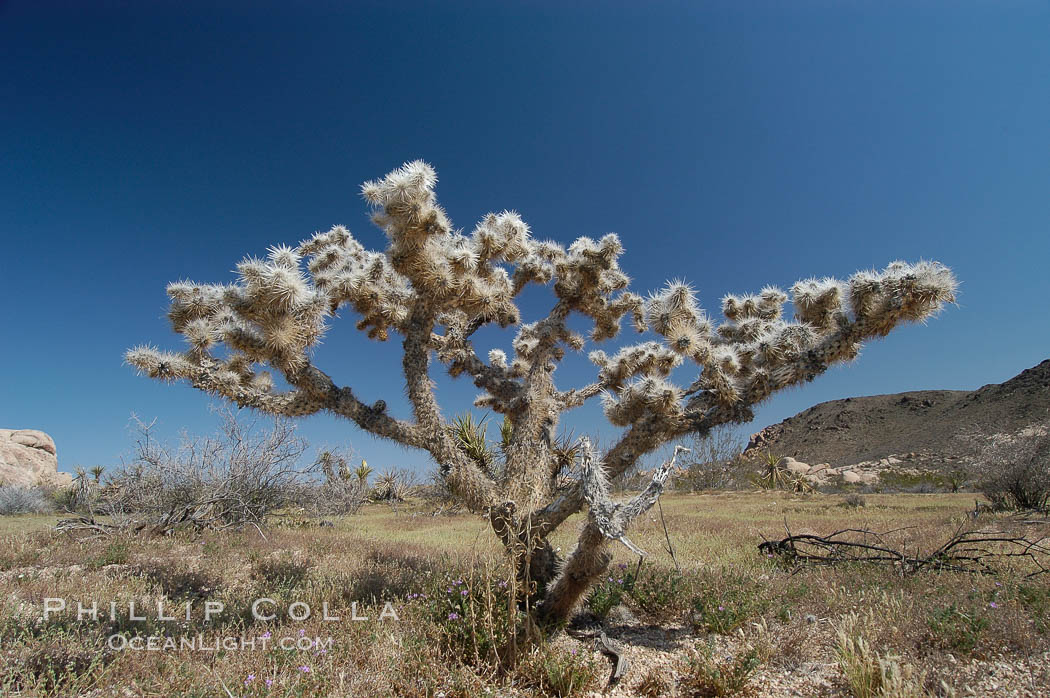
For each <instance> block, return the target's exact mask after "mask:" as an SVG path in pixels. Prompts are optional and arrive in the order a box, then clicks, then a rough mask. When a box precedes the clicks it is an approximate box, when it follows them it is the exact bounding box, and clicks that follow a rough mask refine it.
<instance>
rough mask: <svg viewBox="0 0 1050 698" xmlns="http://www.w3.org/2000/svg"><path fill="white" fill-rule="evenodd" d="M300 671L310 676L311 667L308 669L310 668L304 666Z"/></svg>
mask: <svg viewBox="0 0 1050 698" xmlns="http://www.w3.org/2000/svg"><path fill="white" fill-rule="evenodd" d="M299 671H301V672H303V673H304V674H309V673H310V667H308V666H306V665H305V664H304V665H302V666H301V667H299Z"/></svg>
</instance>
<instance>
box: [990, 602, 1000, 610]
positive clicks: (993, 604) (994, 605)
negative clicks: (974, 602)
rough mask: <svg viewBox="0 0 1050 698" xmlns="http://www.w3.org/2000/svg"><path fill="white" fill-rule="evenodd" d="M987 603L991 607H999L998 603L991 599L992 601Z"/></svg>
mask: <svg viewBox="0 0 1050 698" xmlns="http://www.w3.org/2000/svg"><path fill="white" fill-rule="evenodd" d="M988 605H989V606H990V607H992V608H999V604H997V603H996V602H994V601H992V602H991V603H990V604H988Z"/></svg>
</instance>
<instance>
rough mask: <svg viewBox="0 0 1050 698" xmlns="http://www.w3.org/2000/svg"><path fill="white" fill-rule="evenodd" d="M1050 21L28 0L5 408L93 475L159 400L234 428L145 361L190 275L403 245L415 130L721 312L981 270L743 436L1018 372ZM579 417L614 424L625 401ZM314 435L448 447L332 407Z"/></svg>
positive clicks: (1004, 5)
mask: <svg viewBox="0 0 1050 698" xmlns="http://www.w3.org/2000/svg"><path fill="white" fill-rule="evenodd" d="M1048 22H1050V6H1048V5H1047V4H1046V3H1044V2H1038V3H1037V2H1031V3H1022V2H994V3H993V2H950V3H947V2H945V3H939V2H921V3H896V2H879V3H855V2H806V1H799V2H792V3H779V2H777V3H766V2H749V3H740V2H704V3H696V2H689V3H686V2H682V3H670V2H652V3H616V2H613V3H607V2H603V3H554V2H551V3H539V2H529V3H522V2H507V3H483V2H472V3H459V2H443V3H422V4H415V3H412V2H398V3H364V2H362V3H320V2H314V3H276V2H251V3H248V2H241V3H234V2H218V3H203V2H179V3H174V2H159V1H157V2H149V3H130V2H126V3H107V2H69V3H55V2H47V1H40V0H34V1H32V2H30V1H28V0H9V1H7V2H2V1H0V66H2V70H0V105H2V108H0V134H2V135H0V240H2V246H0V293H2V297H3V299H4V300H3V303H2V304H0V327H2V328H3V330H2V332H3V335H2V341H0V427H6V428H37V429H43V430H45V431H47V432H49V433H50V434H51V435H52V436H54V438H55V440H56V442H57V443H58V448H59V457H60V467H61V468H62V469H66V470H68V469H71V468H72V467H73V466H74V465H77V464H81V465H84V466H91V465H94V464H103V465H112V464H114V463H116V462H118V460H119V458H120V456H121V454H124V453H126V452H127V451H128V450H129V448H130V446H131V444H132V439H131V437H130V434H129V432H128V417H129V415H130V414H131V413H132V412H134V413H136V414H138V415H140V416H142V417H145V418H153V417H157V418H158V420H159V422H158V423H159V430H160V431H161V433H162V435H164V436H166V437H168V438H173V437H174V436H175V435H176V434H177V433H178V431H179V430H181V429H183V428H185V429H188V430H190V431H196V432H210V431H212V430H214V429H215V426H216V417H215V415H214V414H213V413H212V412H211V411H210V410H209V405H210V404H211V400H210V399H209V398H208V397H207V396H205V395H203V394H201V393H198V392H196V391H194V390H192V389H191V388H188V387H184V386H178V387H175V386H168V385H163V384H160V383H156V382H153V381H150V380H148V379H146V378H141V377H137V376H136V375H135V373H134V371H132V370H131V369H130V368H129V367H127V366H126V365H123V361H122V354H123V352H124V350H125V349H127V348H128V347H130V346H132V345H135V344H138V343H141V342H147V341H148V342H153V343H155V344H158V345H160V346H161V347H165V348H170V349H176V348H179V346H180V341H179V339H178V338H177V337H176V336H175V335H173V334H172V333H171V331H170V330H169V328H168V325H167V321H166V320H165V319H164V312H165V308H166V297H165V295H164V286H165V284H166V283H167V282H168V281H172V280H176V279H180V278H189V279H193V280H196V281H201V282H224V281H231V280H232V278H233V276H232V272H231V270H232V268H233V266H234V264H235V263H236V262H237V261H239V260H240V259H241V258H242V257H243V256H244V255H247V254H257V255H258V254H262V253H264V252H265V250H266V248H267V247H268V246H269V245H272V244H276V243H288V244H294V243H296V242H297V241H299V240H301V239H303V238H305V237H307V236H309V235H310V234H311V233H313V232H314V231H316V230H325V229H328V228H329V227H331V226H332V225H333V224H336V223H342V224H345V225H347V226H348V227H349V228H350V229H351V231H352V232H353V233H354V234H355V235H356V236H357V237H358V238H359V239H361V240H362V241H363V242H364V243H365V244H366V245H367V246H370V247H380V246H382V244H383V236H382V234H381V233H380V232H379V231H378V230H376V229H375V228H374V227H372V226H371V224H370V223H369V221H368V217H367V210H366V207H365V205H364V203H363V202H362V200H361V198H360V196H359V193H358V191H359V185H360V183H361V182H362V181H364V180H366V179H371V178H375V177H379V176H382V175H383V174H385V173H386V172H387V171H389V170H391V169H393V168H394V167H397V166H398V165H400V164H401V163H402V162H404V161H407V160H411V159H415V158H423V159H425V160H427V161H429V162H431V163H432V164H433V165H434V166H435V167H436V168H437V170H438V174H439V177H440V182H439V185H438V196H439V199H440V200H441V201H442V203H443V204H444V206H445V208H446V209H447V210H448V212H449V215H450V216H451V218H452V220H453V221H454V222H455V223H456V224H457V225H458V226H461V227H463V228H468V229H469V228H471V227H472V226H473V224H474V223H475V222H476V221H477V220H478V219H479V218H480V217H481V216H482V215H484V214H485V213H486V212H488V211H492V210H496V211H499V210H502V209H505V208H511V209H516V210H517V211H519V212H520V213H521V214H522V216H523V217H524V219H525V220H526V221H527V222H528V223H529V224H530V225H531V226H532V229H533V231H534V233H535V234H536V235H537V236H539V237H542V238H552V239H556V240H559V241H564V242H568V241H571V240H572V239H573V238H575V237H576V236H579V235H591V236H597V235H601V234H604V233H607V232H616V233H618V234H619V235H620V237H621V239H622V240H623V243H624V245H625V247H626V249H627V252H626V254H625V255H624V257H623V258H622V260H621V263H622V265H623V267H624V268H625V270H626V271H627V272H628V273H629V274H631V276H632V277H633V279H634V289H635V290H637V291H639V292H647V291H649V290H655V289H657V288H658V287H660V286H661V285H662V284H663V282H664V281H665V280H666V279H668V278H671V277H678V278H683V279H687V280H690V281H692V282H693V283H694V285H695V287H696V288H697V290H698V293H699V297H700V299H701V302H702V304H703V305H704V306H705V307H707V308H709V309H712V310H714V309H716V308H717V306H718V301H719V298H720V297H721V296H722V295H723V294H725V293H727V292H747V291H753V290H757V289H759V288H760V287H761V286H763V285H764V284H767V283H775V284H780V285H782V286H785V287H786V286H789V285H790V284H791V283H792V282H793V281H795V280H797V279H800V278H804V277H808V276H814V275H817V276H821V275H833V276H840V277H842V276H847V275H849V274H850V273H852V272H853V271H855V270H857V269H860V268H866V267H873V266H880V267H881V266H883V265H885V264H886V263H888V262H890V261H892V260H894V259H898V258H902V259H906V260H912V261H914V260H917V259H919V258H925V259H937V260H940V261H942V262H944V263H945V264H948V265H949V266H951V267H952V268H953V269H954V270H955V271H956V273H957V275H958V276H959V278H960V279H961V281H962V287H961V294H960V297H959V305H958V306H957V307H951V308H949V309H948V310H947V311H946V312H945V313H943V314H942V315H941V316H940V317H939V318H937V319H935V320H934V321H932V322H931V323H930V324H929V325H928V326H926V327H909V328H905V329H902V330H899V331H897V332H895V333H893V334H892V335H891V336H890V337H888V338H887V339H885V340H883V341H882V342H878V343H875V344H871V345H868V346H867V348H866V350H865V351H864V352H863V354H862V356H861V358H860V360H859V361H858V362H856V363H855V364H853V365H850V366H846V367H840V368H837V369H835V370H833V371H831V372H830V373H829V374H827V375H825V376H823V377H821V378H819V379H817V380H816V381H815V382H813V383H812V384H810V385H807V386H805V387H804V388H801V389H796V390H792V391H790V392H788V393H786V394H782V395H780V396H778V397H776V398H774V399H773V400H771V401H769V402H768V403H766V404H765V405H763V406H762V407H761V409H760V410H759V411H758V417H757V420H756V421H755V422H754V423H753V425H752V426H749V427H747V428H746V429H745V431H748V432H750V431H754V430H756V429H757V428H759V427H761V426H764V425H765V424H769V423H772V422H776V421H779V420H780V419H782V418H784V417H787V416H790V415H791V414H794V413H795V412H797V411H799V410H801V409H804V408H805V407H808V406H810V405H812V404H815V403H817V402H821V401H824V400H830V399H835V398H840V397H846V396H852V395H865V394H874V393H886V392H896V391H901V390H914V389H924V388H961V389H970V388H975V387H978V386H980V385H983V384H985V383H989V382H999V381H1002V380H1004V379H1007V378H1009V377H1011V376H1013V375H1014V374H1016V373H1018V372H1019V371H1021V370H1022V369H1024V368H1027V367H1029V366H1031V365H1034V364H1036V363H1038V362H1039V361H1040V360H1042V359H1044V358H1047V356H1048V353H1050V352H1048V351H1047V347H1048V344H1050V342H1048V339H1050V329H1048V323H1047V321H1046V310H1045V307H1044V304H1045V300H1046V298H1047V295H1048V294H1047V291H1050V282H1048V281H1047V276H1046V274H1047V271H1046V270H1047V263H1048V261H1050V241H1048V239H1050V238H1048V236H1047V232H1048V230H1050V196H1048V191H1047V189H1048V183H1050V157H1048V156H1050V130H1048V124H1050V87H1048V86H1050V42H1048V41H1047V40H1046V37H1047V35H1046V27H1047V26H1048ZM541 301H542V299H541V298H540V297H539V296H537V297H535V298H532V297H530V298H529V299H527V302H526V306H527V308H529V309H538V308H539V307H541ZM353 324H354V320H353V318H352V317H343V318H341V319H340V320H336V321H335V323H334V327H333V331H332V332H331V333H330V335H329V336H328V338H327V339H326V341H325V343H324V345H323V346H321V347H320V348H319V350H318V352H317V357H316V361H317V364H318V365H319V366H320V367H322V368H323V369H325V370H327V371H328V372H330V373H331V374H332V375H333V376H334V377H335V378H336V379H337V380H338V381H340V382H342V383H344V384H348V385H351V386H352V387H353V388H354V389H355V391H356V392H357V393H358V394H359V395H360V396H361V397H362V398H363V399H365V400H374V399H378V398H383V399H385V400H387V402H388V403H390V404H391V409H392V411H394V412H397V413H400V414H405V413H406V407H405V404H404V400H403V397H402V396H403V388H402V382H401V379H400V375H399V372H398V368H399V362H400V348H399V345H398V344H397V343H396V342H394V341H391V342H388V343H385V344H383V343H375V342H370V341H368V340H367V339H365V338H364V337H363V336H359V335H357V333H356V332H355V331H354V329H353ZM623 336H624V337H625V338H628V339H630V338H631V333H628V332H625V333H624V335H623ZM482 339H484V340H485V341H488V342H499V344H494V346H502V347H504V348H508V347H509V336H502V337H501V336H500V335H498V334H497V333H495V332H493V333H487V334H484V335H483V336H482ZM588 366H589V364H587V363H586V361H585V360H583V359H581V358H572V359H571V360H569V361H567V362H566V365H565V366H564V367H563V369H562V370H561V371H559V379H560V381H561V384H562V385H563V386H566V387H568V386H571V385H576V384H582V383H585V382H587V381H588V379H589V378H590V377H591V375H590V374H589V373H588V372H587V367H588ZM435 376H436V377H439V380H438V384H439V392H440V395H441V397H442V399H443V400H444V401H445V403H446V405H448V409H447V411H449V412H454V411H459V410H462V409H465V408H466V406H468V405H469V403H470V400H471V398H472V397H473V395H474V392H475V391H474V388H473V387H472V386H471V385H470V384H469V383H467V382H466V381H464V380H460V381H450V380H449V379H447V377H442V376H441V374H440V373H437V372H435ZM567 426H570V427H575V429H576V431H577V433H582V432H592V433H597V434H599V435H600V436H602V437H605V438H608V437H611V436H612V435H613V434H614V433H615V432H614V430H613V429H612V428H611V427H609V426H608V425H607V424H604V423H603V420H602V419H601V417H600V414H599V413H598V411H597V410H591V411H586V410H584V411H582V412H580V413H579V414H578V415H576V416H575V417H574V419H573V420H571V421H570V422H569V423H568V424H567ZM301 432H302V434H303V435H304V436H306V437H307V438H309V439H310V440H311V442H312V443H313V444H315V445H322V444H326V445H333V446H334V445H344V444H347V443H352V444H353V446H354V447H355V449H356V450H357V451H358V452H359V453H360V454H361V455H362V456H363V457H365V458H367V459H368V460H369V463H370V465H373V466H375V467H378V468H383V467H387V466H401V467H413V468H425V467H426V460H425V459H424V458H423V457H422V456H421V455H420V454H416V453H407V452H404V451H402V450H401V449H399V448H398V447H396V446H394V445H392V444H388V443H383V442H379V441H375V440H373V439H372V438H371V437H369V436H367V435H365V434H363V433H362V432H360V431H358V430H356V429H355V428H354V427H353V426H351V425H350V424H348V423H344V422H339V421H336V420H334V419H332V418H329V417H324V416H318V417H312V418H310V419H308V420H306V421H305V422H304V423H303V424H302V427H301Z"/></svg>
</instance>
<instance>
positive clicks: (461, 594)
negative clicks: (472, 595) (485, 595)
mask: <svg viewBox="0 0 1050 698" xmlns="http://www.w3.org/2000/svg"><path fill="white" fill-rule="evenodd" d="M459 595H460V596H466V595H467V590H466V589H464V590H463V591H461V592H459Z"/></svg>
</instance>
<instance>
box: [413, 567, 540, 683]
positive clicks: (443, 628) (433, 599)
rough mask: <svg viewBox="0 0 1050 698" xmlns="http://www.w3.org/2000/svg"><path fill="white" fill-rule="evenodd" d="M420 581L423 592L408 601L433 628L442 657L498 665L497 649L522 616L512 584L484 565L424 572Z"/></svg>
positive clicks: (509, 637)
mask: <svg viewBox="0 0 1050 698" xmlns="http://www.w3.org/2000/svg"><path fill="white" fill-rule="evenodd" d="M422 582H423V587H422V589H421V591H420V592H417V593H413V594H409V595H408V596H407V597H406V599H407V601H408V602H409V604H410V609H411V611H412V612H413V613H415V614H417V615H418V616H419V617H420V618H421V620H422V621H423V622H424V623H426V624H428V625H429V626H430V627H431V628H432V630H433V632H435V634H436V638H434V639H436V640H437V644H438V646H439V647H440V651H441V654H442V656H443V657H445V658H446V659H447V660H449V661H455V662H463V663H465V664H468V665H470V666H474V667H486V666H487V667H492V666H497V665H499V663H500V661H501V657H500V655H499V650H501V649H504V648H506V647H507V646H508V645H509V644H510V642H511V640H512V639H513V638H514V637H515V636H516V633H517V630H518V627H519V625H520V623H521V621H522V620H523V615H522V612H521V611H520V610H518V608H517V604H515V603H514V598H522V596H521V595H520V594H518V590H517V589H516V587H515V585H514V583H512V582H508V581H506V579H505V578H501V575H498V574H496V570H494V569H492V568H488V567H484V568H480V569H479V568H473V569H470V570H464V571H462V572H452V571H449V572H446V573H445V574H441V575H437V574H434V575H429V576H424V578H423V580H422ZM512 596H513V597H514V598H512ZM511 609H514V610H513V612H512V611H511Z"/></svg>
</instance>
